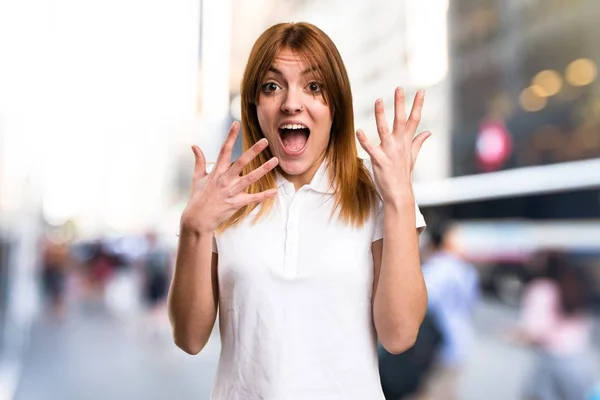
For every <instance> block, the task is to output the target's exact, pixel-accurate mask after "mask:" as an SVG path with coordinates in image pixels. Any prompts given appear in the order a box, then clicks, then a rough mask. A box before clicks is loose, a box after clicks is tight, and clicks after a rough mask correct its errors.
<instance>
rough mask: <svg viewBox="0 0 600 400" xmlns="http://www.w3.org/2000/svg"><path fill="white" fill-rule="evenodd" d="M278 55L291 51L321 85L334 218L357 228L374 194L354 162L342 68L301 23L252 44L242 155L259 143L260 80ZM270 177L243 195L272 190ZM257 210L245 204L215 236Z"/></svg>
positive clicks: (264, 157)
mask: <svg viewBox="0 0 600 400" xmlns="http://www.w3.org/2000/svg"><path fill="white" fill-rule="evenodd" d="M282 49H289V50H291V51H293V52H294V53H295V54H296V55H297V56H298V57H299V58H300V59H302V60H303V61H305V62H306V63H307V64H308V65H309V66H310V67H313V68H314V69H315V74H316V75H317V77H318V78H319V80H320V81H321V83H322V85H323V88H324V90H323V92H324V93H323V94H324V97H325V102H326V104H327V105H328V106H329V108H330V111H331V114H332V120H333V121H332V126H331V135H330V139H329V144H328V145H327V149H326V151H325V161H326V163H327V166H328V171H329V179H330V182H331V184H332V186H333V187H334V188H335V193H334V198H335V207H334V212H335V211H336V210H339V213H338V218H339V219H340V220H342V221H344V222H346V223H348V224H349V225H353V226H362V225H363V224H364V223H365V221H367V219H368V218H369V215H370V213H371V212H372V210H373V209H374V207H375V204H376V202H377V198H378V194H377V190H376V188H375V184H374V182H373V180H372V179H371V176H370V174H369V171H368V170H367V169H366V167H365V166H364V165H363V163H362V160H361V159H360V158H359V157H358V153H357V149H356V140H355V136H354V116H353V109H352V91H351V89H350V80H349V79H348V74H347V72H346V67H345V66H344V63H343V61H342V57H341V56H340V53H339V51H338V49H337V48H336V46H335V44H334V43H333V42H332V40H331V39H330V38H329V36H327V35H326V34H325V33H324V32H323V31H321V30H320V29H319V28H317V27H316V26H314V25H312V24H309V23H305V22H300V23H281V24H277V25H274V26H272V27H270V28H269V29H267V30H266V31H265V32H264V33H263V34H262V35H261V36H260V37H259V38H258V39H257V41H256V43H254V46H253V48H252V51H251V52H250V56H249V58H248V63H247V65H246V69H245V71H244V76H243V79H242V84H241V101H242V147H243V150H244V151H246V150H248V149H249V148H250V147H251V146H252V145H253V144H254V143H256V142H257V141H258V140H260V139H262V138H263V137H264V136H263V133H262V130H261V128H260V125H259V122H258V116H257V112H256V107H257V105H258V101H259V96H260V90H261V85H262V83H263V80H264V79H265V76H266V74H267V72H268V70H269V67H271V65H272V63H273V61H274V60H275V57H276V56H277V54H278V53H279V51H280V50H282ZM272 156H273V155H272V153H271V151H270V149H269V148H267V149H265V150H264V151H263V152H262V153H261V154H260V155H259V156H258V157H256V158H255V159H254V160H253V161H252V162H250V163H249V164H248V165H247V166H246V167H245V168H244V171H243V173H244V174H247V173H249V172H251V171H252V170H254V169H256V168H258V167H260V166H261V165H262V164H264V163H265V162H267V161H268V160H269V159H270V158H271V157H272ZM277 168H279V167H277ZM275 171H276V170H273V171H271V172H269V173H268V174H267V175H265V176H264V177H263V178H261V179H260V180H259V181H257V182H255V183H254V184H252V185H250V186H249V187H248V188H247V189H246V192H247V193H258V192H262V191H264V190H268V189H272V188H276V175H275V174H276V172H275ZM273 203H274V199H273V198H271V199H269V200H268V201H266V202H264V203H262V205H261V208H260V211H259V212H258V214H257V215H256V217H255V219H254V222H256V221H258V220H259V219H260V218H261V217H262V216H264V215H265V214H267V213H268V212H269V210H270V209H271V207H272V206H273ZM257 206H258V204H250V205H247V206H245V207H242V208H241V209H239V210H238V211H237V212H236V213H235V214H234V215H233V216H232V217H231V218H230V219H229V220H227V221H225V222H224V223H223V224H222V225H221V227H220V231H222V230H225V229H227V228H229V227H231V226H235V225H236V224H238V223H239V222H240V221H242V220H243V219H244V218H246V217H247V216H248V215H249V214H250V213H251V212H252V211H253V210H254V209H255V208H256V207H257ZM332 215H333V214H332Z"/></svg>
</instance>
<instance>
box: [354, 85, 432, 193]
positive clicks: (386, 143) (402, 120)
mask: <svg viewBox="0 0 600 400" xmlns="http://www.w3.org/2000/svg"><path fill="white" fill-rule="evenodd" d="M424 98H425V92H424V91H423V90H419V91H418V92H417V95H416V96H415V100H414V102H413V106H412V110H411V112H410V116H409V117H408V119H406V111H405V104H404V102H405V96H404V91H403V90H402V88H396V92H395V94H394V124H393V127H392V131H391V132H390V130H389V128H388V124H387V121H386V119H385V112H384V109H383V101H382V100H381V99H378V100H377V101H376V102H375V121H376V123H377V132H378V133H379V138H380V139H381V144H380V145H379V146H373V145H372V144H371V143H369V140H368V139H367V137H366V136H365V134H364V132H363V131H362V130H360V129H359V130H358V131H357V132H356V136H357V137H358V141H359V143H360V145H361V146H362V148H363V149H365V151H366V152H367V154H369V156H370V157H371V162H372V163H373V174H374V175H375V183H376V184H377V187H378V188H379V191H380V192H381V196H382V198H383V201H384V202H385V201H391V200H394V199H397V198H398V197H399V196H402V194H403V193H404V194H406V192H407V189H408V190H409V191H412V179H411V178H412V171H413V168H414V166H415V162H416V161H417V156H418V155H419V151H420V150H421V146H423V143H424V142H425V140H426V139H427V138H429V137H430V136H431V132H421V133H420V134H418V135H417V136H415V132H416V130H417V127H418V125H419V122H420V121H421V109H422V108H423V101H424Z"/></svg>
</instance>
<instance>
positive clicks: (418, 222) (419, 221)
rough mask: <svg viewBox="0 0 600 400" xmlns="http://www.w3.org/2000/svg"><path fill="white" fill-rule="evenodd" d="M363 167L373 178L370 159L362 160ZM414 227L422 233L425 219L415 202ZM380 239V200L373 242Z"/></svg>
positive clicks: (381, 216)
mask: <svg viewBox="0 0 600 400" xmlns="http://www.w3.org/2000/svg"><path fill="white" fill-rule="evenodd" d="M363 163H364V165H365V167H367V170H368V171H369V174H371V178H373V164H371V159H369V158H366V159H364V160H363ZM415 227H416V229H418V230H419V232H422V231H423V230H424V229H425V227H426V224H425V218H424V217H423V214H421V210H420V209H419V205H418V204H417V202H416V200H415ZM380 239H383V203H382V202H381V200H378V201H377V219H376V221H375V230H374V232H373V242H376V241H378V240H380Z"/></svg>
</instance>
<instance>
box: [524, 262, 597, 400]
mask: <svg viewBox="0 0 600 400" xmlns="http://www.w3.org/2000/svg"><path fill="white" fill-rule="evenodd" d="M536 262H538V263H540V264H541V268H542V273H541V274H540V276H539V277H537V278H535V279H533V280H532V281H531V282H530V283H529V284H528V286H527V287H526V289H525V292H524V297H523V301H522V310H521V323H520V325H519V327H518V329H517V330H516V332H515V334H514V339H516V340H517V341H519V342H520V343H524V344H526V345H529V346H531V347H532V348H534V349H535V354H536V361H535V365H534V368H533V371H532V372H531V374H530V375H529V376H528V377H527V379H526V380H525V389H524V390H525V393H524V399H526V400H581V399H583V398H585V395H586V393H588V392H589V391H590V390H591V389H592V387H593V385H594V380H593V379H594V376H593V368H592V362H591V360H590V359H589V354H590V353H591V350H592V349H591V342H590V340H591V330H592V319H591V314H590V298H589V294H590V291H589V290H588V286H587V282H588V281H587V280H586V278H585V273H584V272H585V271H584V270H582V269H580V268H577V267H576V266H573V265H570V264H569V262H568V261H567V258H566V256H565V254H563V253H561V252H558V251H548V252H544V253H542V254H540V255H539V256H538V257H537V258H536Z"/></svg>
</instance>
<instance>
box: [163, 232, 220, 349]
mask: <svg viewBox="0 0 600 400" xmlns="http://www.w3.org/2000/svg"><path fill="white" fill-rule="evenodd" d="M217 304H218V286H217V277H216V263H215V262H213V254H212V235H211V234H200V233H198V232H193V231H187V230H182V232H181V234H180V237H179V246H178V250H177V257H176V261H175V272H174V274H173V280H172V282H171V287H170V289H169V298H168V310H169V318H170V320H171V326H172V328H173V336H174V339H175V343H176V344H177V346H179V347H180V348H181V349H182V350H184V351H186V352H188V353H190V354H196V353H198V352H199V351H200V350H202V348H203V347H204V346H205V345H206V343H207V342H208V339H209V338H210V334H211V332H212V329H213V326H214V323H215V319H216V315H217Z"/></svg>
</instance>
